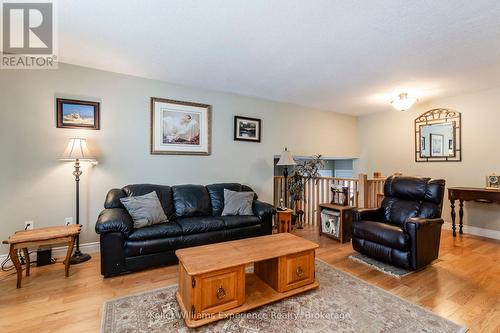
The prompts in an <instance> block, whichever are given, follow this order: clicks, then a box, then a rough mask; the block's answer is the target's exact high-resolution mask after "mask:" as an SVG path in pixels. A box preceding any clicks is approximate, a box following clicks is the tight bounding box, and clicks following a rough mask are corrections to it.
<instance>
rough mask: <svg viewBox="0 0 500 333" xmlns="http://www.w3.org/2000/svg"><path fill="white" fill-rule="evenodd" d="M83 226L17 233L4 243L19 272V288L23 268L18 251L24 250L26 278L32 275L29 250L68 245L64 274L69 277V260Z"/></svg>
mask: <svg viewBox="0 0 500 333" xmlns="http://www.w3.org/2000/svg"><path fill="white" fill-rule="evenodd" d="M80 230H81V225H79V224H74V225H69V226H61V227H47V228H37V229H33V230H22V231H16V232H15V233H14V235H12V236H10V237H9V239H8V240H5V241H3V244H9V245H10V250H9V254H10V258H11V260H12V263H13V264H14V267H15V268H16V271H17V288H21V280H22V278H23V268H22V266H21V263H20V261H19V255H18V253H17V252H18V250H19V249H22V251H23V253H24V257H25V258H26V276H29V275H30V257H29V253H28V248H30V247H38V246H41V245H55V244H61V243H67V244H68V251H67V253H66V258H65V259H64V268H65V269H64V273H65V276H66V277H68V276H69V259H70V257H71V254H72V253H73V246H74V244H75V239H76V236H77V235H78V234H80Z"/></svg>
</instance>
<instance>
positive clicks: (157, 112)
mask: <svg viewBox="0 0 500 333" xmlns="http://www.w3.org/2000/svg"><path fill="white" fill-rule="evenodd" d="M211 122H212V106H211V105H208V104H201V103H193V102H184V101H176V100H172V99H165V98H158V97H151V154H152V155H210V153H211V139H212V134H211V133H212V127H211V126H212V125H211Z"/></svg>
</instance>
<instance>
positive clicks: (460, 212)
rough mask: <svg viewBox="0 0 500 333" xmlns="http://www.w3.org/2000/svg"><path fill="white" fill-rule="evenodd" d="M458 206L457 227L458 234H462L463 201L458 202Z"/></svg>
mask: <svg viewBox="0 0 500 333" xmlns="http://www.w3.org/2000/svg"><path fill="white" fill-rule="evenodd" d="M459 206H460V209H459V210H458V217H459V218H460V221H459V227H460V231H459V232H460V234H463V232H462V227H463V226H464V201H463V200H460V201H459Z"/></svg>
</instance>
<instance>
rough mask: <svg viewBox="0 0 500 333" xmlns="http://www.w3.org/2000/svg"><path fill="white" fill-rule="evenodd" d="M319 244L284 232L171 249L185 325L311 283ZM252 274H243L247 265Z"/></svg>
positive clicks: (255, 304) (248, 307)
mask: <svg viewBox="0 0 500 333" xmlns="http://www.w3.org/2000/svg"><path fill="white" fill-rule="evenodd" d="M318 247H319V246H318V244H315V243H312V242H310V241H308V240H306V239H303V238H300V237H297V236H294V235H292V234H290V233H280V234H274V235H268V236H261V237H254V238H248V239H242V240H236V241H230V242H223V243H217V244H210V245H204V246H199V247H193V248H186V249H181V250H177V251H176V254H177V257H178V258H179V290H178V291H177V293H176V298H177V302H178V303H179V307H180V309H181V311H182V313H183V316H184V320H185V321H186V325H187V326H188V327H191V328H194V327H199V326H202V325H205V324H208V323H211V322H214V321H216V320H219V319H222V318H225V317H227V316H231V315H234V314H237V313H241V312H244V311H249V310H252V309H255V308H257V307H260V306H262V305H265V304H269V303H273V302H276V301H278V300H280V299H284V298H286V297H290V296H292V295H296V294H299V293H302V292H305V291H307V290H311V289H314V288H317V287H318V286H319V284H318V282H317V281H316V280H315V276H314V251H315V249H317V248H318ZM252 263H253V265H254V272H253V273H250V272H249V273H245V267H246V265H248V264H252Z"/></svg>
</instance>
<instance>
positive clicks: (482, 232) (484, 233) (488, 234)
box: [443, 222, 500, 239]
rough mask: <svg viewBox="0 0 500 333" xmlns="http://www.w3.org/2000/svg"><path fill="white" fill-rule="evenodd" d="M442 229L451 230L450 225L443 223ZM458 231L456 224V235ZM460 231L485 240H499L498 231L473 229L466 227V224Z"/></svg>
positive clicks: (499, 233) (469, 226)
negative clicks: (485, 238)
mask: <svg viewBox="0 0 500 333" xmlns="http://www.w3.org/2000/svg"><path fill="white" fill-rule="evenodd" d="M443 228H444V229H447V230H452V229H451V223H448V222H445V223H444V224H443ZM458 229H459V228H458V223H457V225H456V231H457V234H458ZM462 230H463V232H464V234H470V235H474V236H481V237H487V238H492V239H500V231H498V230H491V229H484V228H478V227H474V226H471V225H466V224H464V226H463V228H462Z"/></svg>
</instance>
